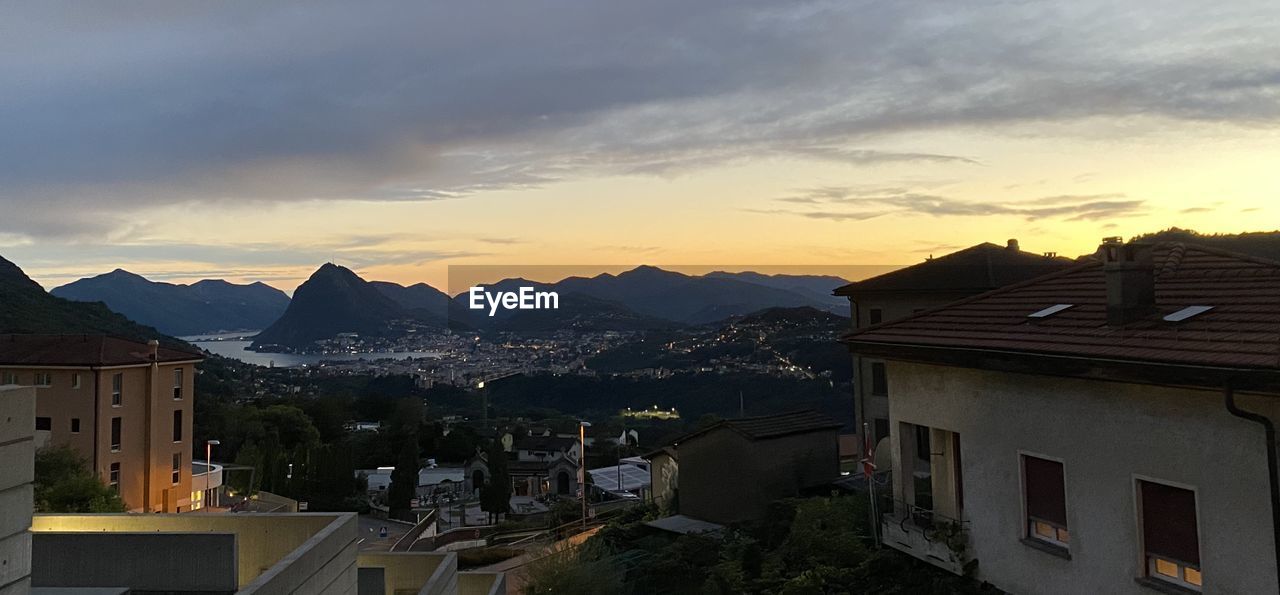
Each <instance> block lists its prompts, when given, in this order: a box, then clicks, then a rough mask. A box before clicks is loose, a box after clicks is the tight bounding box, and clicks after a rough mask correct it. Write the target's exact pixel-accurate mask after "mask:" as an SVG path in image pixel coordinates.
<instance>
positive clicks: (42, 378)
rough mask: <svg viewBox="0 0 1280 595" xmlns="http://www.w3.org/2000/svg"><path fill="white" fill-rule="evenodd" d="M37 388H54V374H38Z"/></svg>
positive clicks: (36, 379)
mask: <svg viewBox="0 0 1280 595" xmlns="http://www.w3.org/2000/svg"><path fill="white" fill-rule="evenodd" d="M34 383H35V385H36V386H53V374H50V373H48V372H36V377H35V382H34Z"/></svg>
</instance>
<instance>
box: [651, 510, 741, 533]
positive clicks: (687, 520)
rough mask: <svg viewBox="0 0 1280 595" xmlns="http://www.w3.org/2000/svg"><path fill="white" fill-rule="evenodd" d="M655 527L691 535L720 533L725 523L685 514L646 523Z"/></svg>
mask: <svg viewBox="0 0 1280 595" xmlns="http://www.w3.org/2000/svg"><path fill="white" fill-rule="evenodd" d="M645 525H648V526H650V527H653V528H654V529H661V530H663V531H670V532H672V533H679V534H681V535H689V534H691V533H719V532H720V531H723V530H724V525H717V524H715V523H709V522H707V521H700V520H698V519H695V518H693V517H688V516H685V515H683V514H677V515H675V516H669V517H667V518H663V519H658V520H656V521H649V522H647V523H645Z"/></svg>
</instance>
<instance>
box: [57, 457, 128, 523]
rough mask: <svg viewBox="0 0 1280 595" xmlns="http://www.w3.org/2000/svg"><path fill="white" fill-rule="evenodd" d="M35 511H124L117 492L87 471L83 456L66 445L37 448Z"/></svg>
mask: <svg viewBox="0 0 1280 595" xmlns="http://www.w3.org/2000/svg"><path fill="white" fill-rule="evenodd" d="M35 506H36V511H37V512H62V513H77V512H124V510H125V508H124V502H121V501H120V495H119V494H117V493H116V492H115V490H112V489H111V488H109V487H107V486H106V484H104V483H102V482H101V481H99V480H98V478H96V477H94V476H93V474H92V473H90V472H89V468H88V465H86V463H85V460H84V458H82V457H81V456H80V455H79V454H78V453H76V451H75V450H73V449H72V448H71V447H69V446H57V447H47V448H42V449H40V450H39V451H36V460H35Z"/></svg>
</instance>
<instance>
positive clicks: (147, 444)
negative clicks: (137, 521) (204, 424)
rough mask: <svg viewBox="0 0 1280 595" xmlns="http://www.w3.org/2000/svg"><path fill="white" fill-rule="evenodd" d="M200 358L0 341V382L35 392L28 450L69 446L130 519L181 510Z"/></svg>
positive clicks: (44, 338)
mask: <svg viewBox="0 0 1280 595" xmlns="http://www.w3.org/2000/svg"><path fill="white" fill-rule="evenodd" d="M202 359H203V356H202V355H201V354H199V353H194V352H190V351H185V350H179V349H172V348H168V347H161V346H160V345H159V343H157V342H156V341H151V342H150V343H149V344H148V343H139V342H136V341H129V340H126V339H119V338H115V337H107V336H100V335H0V384H20V385H26V386H35V387H36V418H35V430H36V446H37V448H39V447H42V446H45V445H47V444H53V445H68V446H70V447H72V448H74V449H75V450H76V452H78V453H80V455H81V456H83V457H84V458H85V460H86V461H88V463H89V465H90V468H91V469H92V470H93V472H94V474H95V475H96V476H97V477H98V478H99V479H101V480H102V481H103V482H104V483H106V484H107V485H109V486H111V487H113V488H115V489H116V490H118V491H119V493H120V497H121V499H122V500H124V502H125V505H126V506H128V507H129V508H130V509H131V510H132V511H134V512H181V511H187V510H189V509H190V506H191V458H190V457H191V452H192V450H191V417H192V401H194V399H195V395H194V394H193V392H194V386H195V364H197V363H199V362H200V361H201V360H202Z"/></svg>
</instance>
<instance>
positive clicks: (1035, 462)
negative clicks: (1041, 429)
mask: <svg viewBox="0 0 1280 595" xmlns="http://www.w3.org/2000/svg"><path fill="white" fill-rule="evenodd" d="M1022 489H1023V497H1024V498H1026V501H1025V506H1026V513H1027V518H1026V529H1027V537H1028V538H1030V539H1035V540H1038V541H1042V542H1045V543H1048V544H1050V545H1054V546H1057V547H1060V548H1063V549H1066V548H1067V547H1068V544H1070V543H1071V533H1070V532H1068V531H1067V487H1066V480H1065V479H1064V478H1063V472H1062V463H1059V462H1057V461H1050V460H1048V459H1042V458H1040V457H1033V456H1029V455H1023V456H1022Z"/></svg>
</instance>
